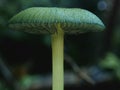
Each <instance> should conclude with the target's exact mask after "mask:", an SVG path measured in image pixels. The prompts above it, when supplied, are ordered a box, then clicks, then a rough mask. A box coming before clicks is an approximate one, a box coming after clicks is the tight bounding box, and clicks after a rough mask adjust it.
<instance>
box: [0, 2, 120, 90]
mask: <svg viewBox="0 0 120 90" xmlns="http://www.w3.org/2000/svg"><path fill="white" fill-rule="evenodd" d="M29 7H66V8H83V9H87V10H89V11H91V12H92V13H94V14H96V15H97V16H98V17H99V18H100V19H101V20H102V21H103V23H104V24H105V26H106V29H105V30H104V31H103V32H89V33H84V34H79V35H65V90H75V89H76V90H77V89H78V90H79V89H81V90H88V89H92V90H101V89H106V90H120V86H119V85H120V0H0V90H51V72H52V68H51V67H52V61H51V47H50V39H49V38H50V36H48V35H42V34H41V35H34V34H28V33H24V32H15V31H13V30H11V29H9V28H8V21H9V19H10V18H11V17H12V16H14V15H15V14H17V13H18V12H20V11H21V10H24V9H26V8H29ZM75 67H77V68H78V70H76V68H75Z"/></svg>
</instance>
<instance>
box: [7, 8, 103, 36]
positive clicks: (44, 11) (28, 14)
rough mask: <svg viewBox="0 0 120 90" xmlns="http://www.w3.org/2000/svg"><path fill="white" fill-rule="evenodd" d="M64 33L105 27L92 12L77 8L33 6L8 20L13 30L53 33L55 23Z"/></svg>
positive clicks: (98, 29)
mask: <svg viewBox="0 0 120 90" xmlns="http://www.w3.org/2000/svg"><path fill="white" fill-rule="evenodd" d="M58 24H59V25H60V27H61V28H62V29H63V30H64V33H68V34H72V33H84V32H91V31H102V30H104V29H105V26H104V24H103V23H102V21H101V20H100V19H99V18H98V17H97V16H96V15H94V14H93V13H91V12H89V11H87V10H84V9H78V8H57V7H33V8H29V9H26V10H23V11H21V12H20V13H18V14H17V15H15V16H13V18H12V19H11V20H10V21H9V27H10V28H12V29H14V30H19V31H24V32H30V33H37V34H40V33H45V34H46V33H54V32H56V31H57V27H56V26H57V25H58Z"/></svg>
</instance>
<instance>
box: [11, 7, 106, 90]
mask: <svg viewBox="0 0 120 90" xmlns="http://www.w3.org/2000/svg"><path fill="white" fill-rule="evenodd" d="M9 27H10V28H12V29H14V30H20V31H24V32H29V33H36V34H40V33H42V34H50V35H51V43H52V44H51V45H52V64H53V65H52V72H53V76H52V78H53V84H52V85H53V86H52V87H53V90H63V89H64V53H63V52H64V34H65V33H68V34H76V33H85V32H91V31H102V30H104V28H105V26H104V24H103V23H102V21H101V20H100V19H99V18H98V17H97V16H96V15H94V14H92V13H91V12H89V11H87V10H83V9H78V8H57V7H33V8H29V9H26V10H23V11H21V12H20V13H18V14H17V15H15V16H13V18H12V19H11V20H10V21H9Z"/></svg>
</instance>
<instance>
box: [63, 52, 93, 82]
mask: <svg viewBox="0 0 120 90" xmlns="http://www.w3.org/2000/svg"><path fill="white" fill-rule="evenodd" d="M65 61H66V62H67V63H68V64H69V65H70V66H71V67H72V69H73V71H74V72H75V73H76V74H77V76H78V77H79V78H80V79H83V80H85V81H86V82H88V83H90V84H95V81H94V80H93V79H92V78H91V77H90V76H89V75H88V74H87V73H86V72H84V71H82V70H81V69H80V67H79V66H78V65H77V64H76V63H75V61H74V60H73V59H72V58H71V57H70V56H69V55H67V54H65Z"/></svg>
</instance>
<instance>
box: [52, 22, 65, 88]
mask: <svg viewBox="0 0 120 90" xmlns="http://www.w3.org/2000/svg"><path fill="white" fill-rule="evenodd" d="M56 28H57V32H55V33H54V34H52V36H51V40H52V64H53V65H52V74H53V75H52V90H64V51H63V50H64V32H63V30H62V29H61V27H60V24H58V25H57V26H56Z"/></svg>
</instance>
